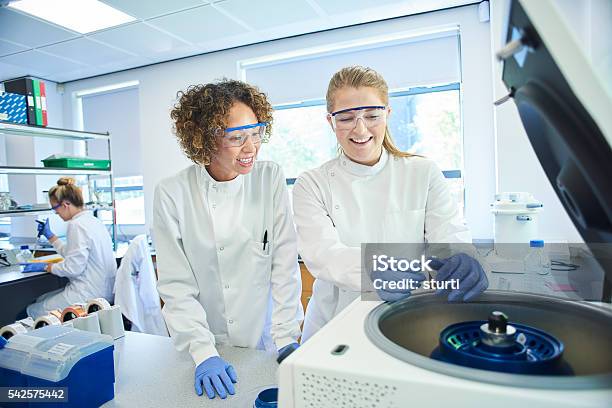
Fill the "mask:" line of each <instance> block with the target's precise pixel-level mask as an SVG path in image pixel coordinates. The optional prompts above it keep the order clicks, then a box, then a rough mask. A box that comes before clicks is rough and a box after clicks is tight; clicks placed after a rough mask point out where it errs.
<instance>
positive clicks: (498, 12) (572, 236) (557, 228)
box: [491, 0, 586, 242]
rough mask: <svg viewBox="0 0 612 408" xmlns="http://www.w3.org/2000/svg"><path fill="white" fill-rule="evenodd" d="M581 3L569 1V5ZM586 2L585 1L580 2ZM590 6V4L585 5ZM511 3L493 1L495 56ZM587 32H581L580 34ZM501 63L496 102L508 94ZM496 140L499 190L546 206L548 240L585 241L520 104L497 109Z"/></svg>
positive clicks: (543, 221)
mask: <svg viewBox="0 0 612 408" xmlns="http://www.w3.org/2000/svg"><path fill="white" fill-rule="evenodd" d="M572 3H578V2H569V3H567V4H570V5H571V4H572ZM580 3H582V2H580ZM585 3H586V2H585ZM508 7H509V0H493V1H491V32H492V34H491V47H492V49H493V53H494V52H496V51H497V50H499V49H500V48H501V47H502V44H505V41H503V42H502V38H503V39H505V33H502V27H504V29H505V27H506V26H505V21H504V18H505V17H504V15H505V12H506V10H507V9H508ZM584 21H585V20H584V18H583V16H582V15H581V14H580V13H578V14H576V19H575V24H583V22H584ZM581 31H582V32H586V31H585V30H582V29H577V30H576V33H579V32H581ZM501 68H502V66H501V63H498V62H497V61H494V62H493V72H494V73H493V77H494V86H495V89H494V91H495V99H496V100H497V99H499V98H501V97H502V96H503V95H505V94H507V91H506V88H505V86H504V84H503V82H502V81H501ZM495 138H496V152H497V169H496V184H497V187H496V190H497V192H503V191H528V192H530V193H532V194H534V196H535V197H536V199H538V200H540V201H541V202H542V203H543V204H544V211H543V212H542V214H541V217H540V224H539V230H540V235H541V237H542V238H543V239H544V240H556V239H561V240H567V241H569V242H582V238H581V237H580V234H579V233H578V231H577V230H576V228H575V227H574V224H573V223H572V221H571V219H570V218H569V216H568V215H567V213H566V212H565V209H564V208H563V205H562V204H561V201H560V200H559V198H558V197H557V194H556V193H555V191H554V190H553V188H552V186H551V185H550V182H549V181H548V178H547V177H546V174H545V173H544V170H543V169H542V166H541V165H540V163H539V161H538V159H537V157H536V154H535V152H534V150H533V148H532V147H531V144H530V142H529V139H528V137H527V133H525V129H524V128H523V125H522V123H521V120H520V117H519V114H518V111H517V109H516V105H515V104H514V103H513V102H511V101H509V102H507V103H505V104H503V105H501V106H499V107H497V108H495Z"/></svg>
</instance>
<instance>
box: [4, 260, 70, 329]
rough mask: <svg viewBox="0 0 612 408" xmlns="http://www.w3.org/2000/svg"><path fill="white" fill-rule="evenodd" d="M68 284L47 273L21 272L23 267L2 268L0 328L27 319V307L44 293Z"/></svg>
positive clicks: (64, 280) (65, 280)
mask: <svg viewBox="0 0 612 408" xmlns="http://www.w3.org/2000/svg"><path fill="white" fill-rule="evenodd" d="M67 283H68V279H67V278H61V277H59V276H55V275H53V274H50V273H47V272H32V273H23V272H21V266H19V265H11V266H4V267H0V299H1V301H0V327H2V326H4V325H7V324H10V323H13V322H14V321H15V320H17V319H23V318H25V317H26V314H25V310H26V307H27V306H28V305H29V304H30V303H32V302H33V301H34V300H36V298H37V297H38V296H40V295H42V294H44V293H47V292H51V291H53V290H57V289H61V288H63V287H64V286H66V284H67Z"/></svg>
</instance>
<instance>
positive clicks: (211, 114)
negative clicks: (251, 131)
mask: <svg viewBox="0 0 612 408" xmlns="http://www.w3.org/2000/svg"><path fill="white" fill-rule="evenodd" d="M177 98H178V102H177V103H176V104H175V105H174V107H173V109H172V111H171V112H170V117H171V118H172V120H173V121H174V125H173V131H174V134H175V135H176V138H177V139H178V142H179V145H180V146H181V149H182V150H183V152H184V153H185V155H186V156H187V157H188V158H189V159H190V160H191V161H193V162H194V163H196V164H200V165H208V164H210V162H211V159H212V157H213V156H214V155H215V153H216V151H217V142H216V140H215V133H216V132H217V131H218V129H225V128H226V127H227V117H228V115H229V111H230V109H231V107H232V105H233V104H234V103H235V102H242V103H244V104H245V105H247V106H248V107H249V108H251V109H252V110H253V113H255V116H256V117H257V120H258V121H259V122H268V123H269V125H268V126H267V128H266V134H267V135H268V136H270V135H271V134H272V105H270V103H269V102H268V99H267V97H266V95H265V94H264V93H263V92H261V91H260V90H259V89H258V88H256V87H255V86H253V85H249V84H247V83H245V82H242V81H236V80H232V79H226V78H223V79H221V80H219V81H217V82H214V83H209V84H206V85H192V86H190V87H188V88H187V90H186V91H184V92H183V91H179V92H178V93H177Z"/></svg>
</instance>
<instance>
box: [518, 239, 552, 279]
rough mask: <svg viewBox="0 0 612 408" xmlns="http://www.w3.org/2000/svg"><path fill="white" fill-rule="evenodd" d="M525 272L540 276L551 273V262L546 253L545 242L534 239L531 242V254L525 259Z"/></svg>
mask: <svg viewBox="0 0 612 408" xmlns="http://www.w3.org/2000/svg"><path fill="white" fill-rule="evenodd" d="M524 262H525V271H527V272H534V273H537V274H539V275H548V274H549V273H550V260H549V259H548V256H547V255H546V253H545V252H544V241H542V240H541V239H532V240H531V241H529V252H528V253H527V256H526V257H525V260H524Z"/></svg>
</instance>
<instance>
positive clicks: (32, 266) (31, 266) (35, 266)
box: [19, 262, 49, 273]
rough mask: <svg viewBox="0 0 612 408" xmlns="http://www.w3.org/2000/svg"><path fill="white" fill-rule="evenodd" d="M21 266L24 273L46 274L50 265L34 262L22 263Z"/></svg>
mask: <svg viewBox="0 0 612 408" xmlns="http://www.w3.org/2000/svg"><path fill="white" fill-rule="evenodd" d="M19 265H23V266H24V268H23V271H22V272H23V273H29V272H46V271H47V265H49V264H48V263H44V262H32V263H20V264H19Z"/></svg>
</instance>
